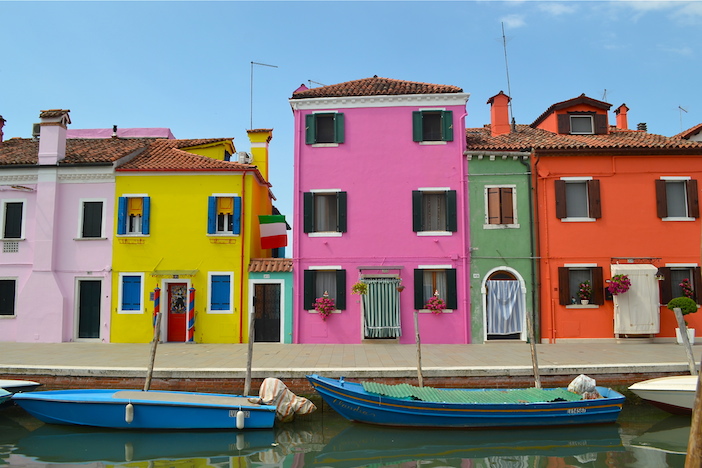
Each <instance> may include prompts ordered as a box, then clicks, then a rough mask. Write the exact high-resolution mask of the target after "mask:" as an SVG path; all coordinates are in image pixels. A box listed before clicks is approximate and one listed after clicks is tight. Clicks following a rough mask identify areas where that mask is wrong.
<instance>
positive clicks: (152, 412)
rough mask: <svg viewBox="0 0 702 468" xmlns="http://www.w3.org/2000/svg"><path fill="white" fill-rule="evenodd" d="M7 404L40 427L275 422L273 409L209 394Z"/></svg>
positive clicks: (32, 396)
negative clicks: (19, 407)
mask: <svg viewBox="0 0 702 468" xmlns="http://www.w3.org/2000/svg"><path fill="white" fill-rule="evenodd" d="M12 399H13V400H14V401H15V402H16V403H17V404H18V405H19V406H21V407H22V408H23V409H24V410H25V411H27V412H28V413H29V414H31V415H32V416H34V417H35V418H37V419H39V420H41V421H44V422H46V423H51V424H70V425H79V426H93V427H106V428H113V429H264V428H265V429H270V428H272V427H273V424H274V423H275V418H276V407H275V406H271V405H262V404H258V403H252V402H251V401H249V398H247V397H244V396H236V395H226V394H215V393H195V392H170V391H157V390H152V391H140V390H104V389H87V390H51V391H45V392H29V393H16V394H14V395H13V396H12ZM252 400H253V401H257V399H256V398H252Z"/></svg>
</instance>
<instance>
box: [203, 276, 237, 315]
mask: <svg viewBox="0 0 702 468" xmlns="http://www.w3.org/2000/svg"><path fill="white" fill-rule="evenodd" d="M232 276H233V275H232V273H214V272H212V273H210V274H209V277H210V281H209V283H210V290H209V298H208V303H209V305H210V309H209V312H211V313H219V314H224V313H231V312H232V283H233V282H232Z"/></svg>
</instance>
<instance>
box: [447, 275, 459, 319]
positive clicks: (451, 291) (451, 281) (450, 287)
mask: <svg viewBox="0 0 702 468" xmlns="http://www.w3.org/2000/svg"><path fill="white" fill-rule="evenodd" d="M446 296H447V297H446V308H447V309H451V310H456V309H458V284H457V281H456V269H455V268H451V269H449V270H446Z"/></svg>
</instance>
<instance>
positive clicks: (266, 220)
mask: <svg viewBox="0 0 702 468" xmlns="http://www.w3.org/2000/svg"><path fill="white" fill-rule="evenodd" d="M258 222H259V224H260V225H261V248H262V249H277V248H278V247H285V246H286V245H288V234H287V232H286V229H285V228H286V224H285V216H283V215H260V216H259V217H258Z"/></svg>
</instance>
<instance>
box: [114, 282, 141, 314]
mask: <svg viewBox="0 0 702 468" xmlns="http://www.w3.org/2000/svg"><path fill="white" fill-rule="evenodd" d="M120 296H121V297H120V312H122V313H141V312H142V304H141V301H142V298H143V297H144V282H143V278H142V275H140V274H139V275H130V274H120Z"/></svg>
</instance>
